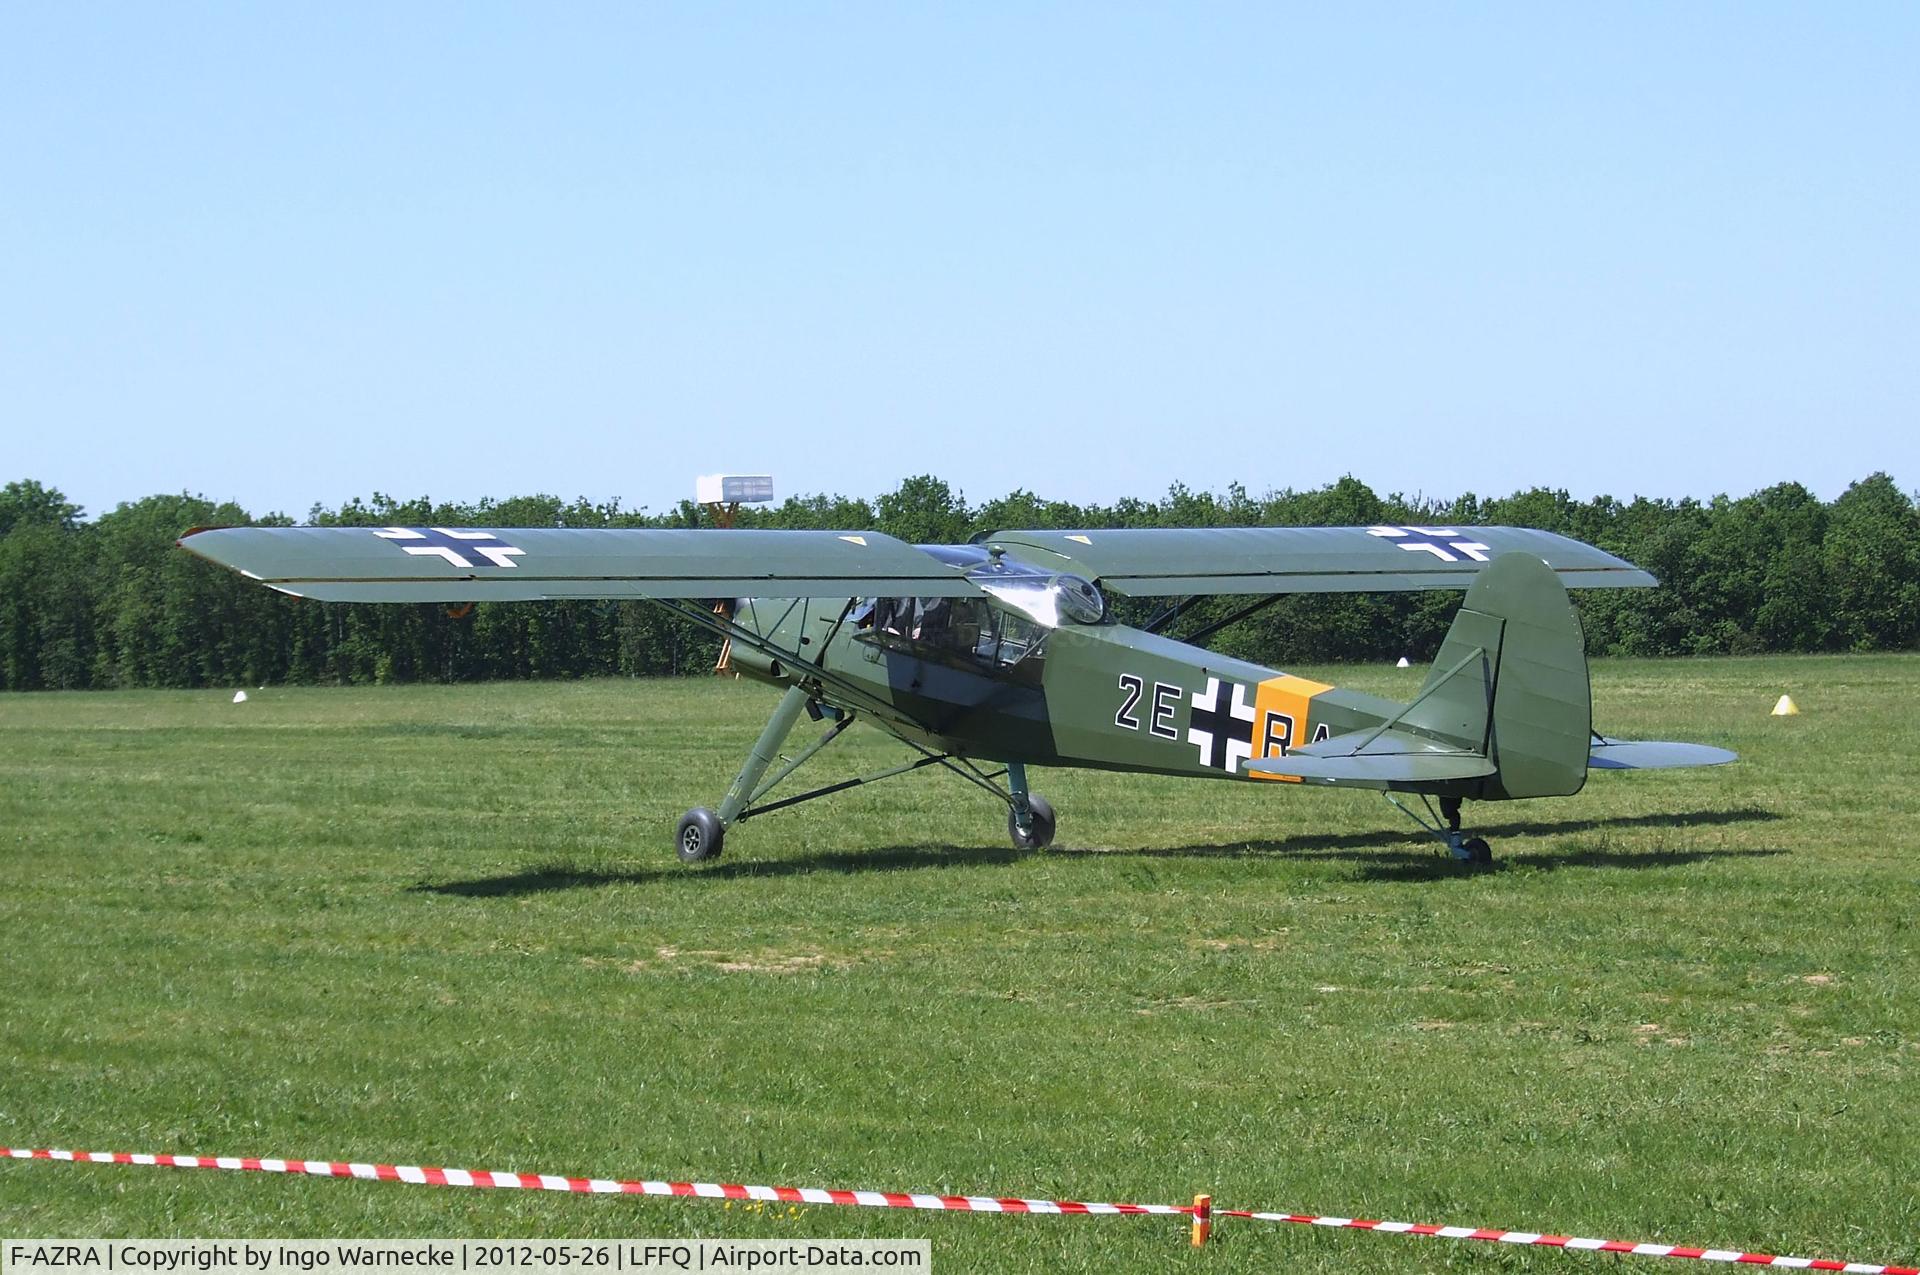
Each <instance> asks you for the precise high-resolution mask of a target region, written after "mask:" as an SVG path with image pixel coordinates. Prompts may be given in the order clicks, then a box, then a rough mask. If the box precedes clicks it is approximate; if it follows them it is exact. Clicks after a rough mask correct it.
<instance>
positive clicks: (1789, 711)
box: [1773, 695, 1800, 717]
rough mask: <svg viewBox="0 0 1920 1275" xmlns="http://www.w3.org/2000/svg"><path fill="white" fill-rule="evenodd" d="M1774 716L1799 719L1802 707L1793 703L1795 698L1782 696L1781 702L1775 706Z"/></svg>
mask: <svg viewBox="0 0 1920 1275" xmlns="http://www.w3.org/2000/svg"><path fill="white" fill-rule="evenodd" d="M1773 715H1774V716H1775V717H1798V716H1800V706H1799V705H1798V704H1796V703H1794V702H1793V696H1791V695H1782V696H1781V697H1780V702H1779V703H1778V704H1775V705H1774V706H1773Z"/></svg>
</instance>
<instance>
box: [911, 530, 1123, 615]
mask: <svg viewBox="0 0 1920 1275" xmlns="http://www.w3.org/2000/svg"><path fill="white" fill-rule="evenodd" d="M920 548H921V549H923V550H924V551H925V552H927V553H931V554H933V555H934V556H935V557H937V558H939V559H941V560H942V561H944V562H947V563H950V564H952V565H953V566H956V567H963V568H965V571H966V577H967V579H969V580H971V581H973V582H974V583H975V584H977V585H979V586H980V587H981V588H982V589H984V590H986V591H987V593H988V594H990V595H991V596H992V597H993V598H995V599H996V600H997V601H999V602H1001V603H1003V604H1004V605H1006V606H1008V607H1010V608H1012V609H1013V610H1015V611H1018V612H1019V613H1020V614H1022V615H1024V616H1026V617H1027V618H1028V619H1030V620H1033V621H1035V622H1037V623H1039V624H1042V625H1044V626H1046V627H1047V628H1049V629H1056V628H1059V627H1060V626H1061V625H1063V624H1100V623H1102V622H1103V621H1105V620H1106V618H1107V600H1106V598H1105V597H1104V596H1102V595H1101V593H1100V590H1099V588H1098V587H1097V586H1095V584H1094V583H1093V581H1091V580H1088V579H1086V578H1085V577H1084V576H1077V575H1071V574H1069V573H1067V572H1062V571H1049V570H1046V569H1045V568H1042V567H1035V566H1032V565H1030V564H1028V563H1025V562H1022V561H1020V560H1019V559H1018V558H1009V557H1008V556H1007V555H1006V554H1005V553H1004V552H1003V551H1002V550H1000V549H999V548H998V547H988V546H982V545H922V546H920Z"/></svg>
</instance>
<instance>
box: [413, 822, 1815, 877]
mask: <svg viewBox="0 0 1920 1275" xmlns="http://www.w3.org/2000/svg"><path fill="white" fill-rule="evenodd" d="M1779 818H1780V816H1779V815H1777V814H1775V813H1774V812H1772V811H1771V810H1763V809H1759V808H1757V807H1749V808H1745V809H1740V810H1701V811H1694V812H1691V813H1685V814H1653V815H1629V816H1625V817H1623V818H1614V819H1578V820H1570V821H1566V822H1560V823H1545V822H1540V821H1535V820H1529V821H1525V822H1515V823H1505V824H1495V825H1492V826H1484V827H1480V826H1477V827H1476V828H1475V829H1474V831H1475V832H1476V833H1477V834H1481V835H1485V836H1488V837H1518V836H1525V837H1544V836H1564V835H1567V834H1572V833H1581V832H1595V831H1600V830H1602V829H1607V828H1689V827H1711V826H1719V825H1726V824H1738V823H1770V822H1773V821H1775V820H1777V819H1779ZM1397 841H1405V842H1407V844H1406V846H1405V848H1396V849H1388V848H1386V846H1387V845H1388V844H1389V843H1393V842H1397ZM1786 853H1788V852H1787V851H1785V850H1773V849H1753V850H1641V851H1633V850H1605V849H1599V848H1593V847H1585V848H1581V847H1573V848H1569V849H1566V850H1560V851H1550V850H1538V851H1534V850H1522V851H1518V852H1516V853H1511V854H1502V855H1500V856H1499V857H1498V858H1496V859H1495V860H1494V862H1493V863H1492V865H1491V870H1492V871H1495V872H1499V871H1502V870H1506V869H1511V868H1531V869H1535V870H1541V871H1551V870H1554V869H1556V868H1628V869H1647V868H1674V867H1681V866H1684V865H1686V864H1690V863H1701V862H1705V861H1707V860H1718V859H1755V858H1769V857H1772V856H1774V855H1781V854H1786ZM1035 857H1048V858H1068V859H1071V858H1089V859H1091V858H1102V859H1105V858H1118V859H1179V858H1219V859H1265V858H1289V859H1313V860H1325V861H1329V862H1336V861H1338V862H1350V863H1356V864H1359V865H1360V870H1359V872H1358V873H1357V874H1356V876H1357V879H1359V880H1362V881H1378V882H1395V881H1438V880H1446V879H1449V878H1456V877H1463V876H1474V875H1480V874H1484V873H1485V872H1487V871H1489V868H1485V867H1470V866H1469V865H1466V864H1461V863H1456V862H1454V861H1453V860H1452V859H1449V858H1448V857H1446V855H1445V854H1444V853H1442V852H1441V851H1440V849H1439V847H1438V846H1437V845H1436V844H1435V843H1433V842H1432V841H1430V840H1429V839H1427V838H1425V837H1421V836H1419V834H1417V833H1405V834H1403V833H1398V832H1355V833H1304V834H1301V835H1299V836H1293V837H1286V838H1283V839H1277V840H1253V841H1238V842H1224V843H1219V844H1203V845H1186V846H1161V847H1155V848H1149V849H1142V850H1074V849H1068V848H1063V847H1059V846H1055V847H1054V848H1052V849H1050V850H1015V849H1012V848H1009V847H1001V846H993V847H972V846H933V845H917V846H882V847H878V848H875V849H872V850H825V851H820V852H817V853H814V854H808V855H801V856H799V857H797V858H792V859H767V860H753V859H734V860H727V861H723V862H721V863H717V864H714V865H713V866H711V867H706V868H685V867H677V866H675V867H661V868H636V869H627V870H621V869H603V868H591V867H584V866H578V865H573V864H548V865H542V866H539V867H533V868H527V869H524V870H522V871H519V872H511V873H506V874H503V875H500V876H492V877H478V878H475V879H473V880H468V881H446V882H439V883H430V882H424V881H423V882H421V883H420V884H418V885H415V886H411V887H409V888H410V890H411V891H413V892H415V893H423V894H447V895H455V896H458V897H461V898H476V899H485V898H502V897H513V896H518V895H528V894H544V893H547V892H549V891H553V890H580V889H595V888H599V887H603V886H615V885H654V884H658V883H661V882H668V881H695V880H707V879H710V878H716V877H717V878H721V879H725V880H732V879H735V878H752V877H791V876H806V875H809V874H811V873H816V872H839V873H848V874H852V873H862V872H901V871H912V870H918V869H926V868H979V867H1004V866H1006V865H1008V864H1012V863H1018V862H1020V861H1021V860H1023V859H1029V858H1035Z"/></svg>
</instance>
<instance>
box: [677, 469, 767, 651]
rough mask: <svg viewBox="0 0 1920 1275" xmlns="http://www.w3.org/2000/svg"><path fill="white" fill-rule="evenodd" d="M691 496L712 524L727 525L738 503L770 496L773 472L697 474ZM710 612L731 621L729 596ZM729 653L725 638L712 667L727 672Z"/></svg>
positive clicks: (762, 500)
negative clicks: (701, 507) (707, 514)
mask: <svg viewBox="0 0 1920 1275" xmlns="http://www.w3.org/2000/svg"><path fill="white" fill-rule="evenodd" d="M693 498H694V501H695V502H696V503H698V504H702V505H705V506H706V507H707V511H708V512H709V513H711V514H712V515H713V521H714V525H715V526H718V527H722V528H726V527H731V526H733V522H734V519H735V518H736V517H738V516H739V513H740V506H742V505H763V504H766V503H767V502H768V501H770V500H772V499H773V475H771V474H701V475H700V476H699V477H698V478H695V479H694V480H693ZM713 613H714V614H715V615H718V616H722V617H724V618H725V619H726V620H728V621H731V620H732V619H733V602H732V601H731V600H730V599H722V600H721V601H718V602H715V603H714V604H713ZM732 653H733V639H732V638H727V639H725V640H724V641H722V642H721V644H720V659H719V661H718V662H717V663H715V664H714V666H713V671H714V672H716V673H727V672H731V671H732V670H731V669H730V668H729V667H728V665H727V657H728V656H729V655H731V654H732Z"/></svg>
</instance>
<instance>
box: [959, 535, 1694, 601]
mask: <svg viewBox="0 0 1920 1275" xmlns="http://www.w3.org/2000/svg"><path fill="white" fill-rule="evenodd" d="M983 539H984V542H985V543H986V544H988V545H1002V546H1005V547H1006V549H1007V550H1008V551H1009V552H1010V553H1012V554H1014V555H1015V556H1018V557H1020V558H1022V559H1024V560H1026V561H1029V562H1032V563H1034V564H1035V565H1053V566H1057V567H1058V568H1059V569H1060V570H1062V571H1071V572H1073V573H1075V574H1077V575H1083V576H1087V577H1089V578H1091V579H1093V580H1096V581H1097V582H1098V583H1099V584H1100V585H1101V586H1102V587H1104V588H1110V589H1114V590H1117V591H1118V592H1121V593H1126V594H1132V595H1134V596H1136V597H1153V596H1157V595H1172V594H1189V593H1375V592H1378V593H1393V592H1401V591H1405V590H1412V589H1464V588H1466V587H1467V586H1468V585H1469V584H1471V583H1473V577H1474V575H1475V574H1476V573H1477V572H1479V570H1480V568H1481V567H1482V566H1483V565H1484V564H1486V563H1487V562H1488V561H1490V560H1492V559H1494V558H1497V557H1499V556H1500V555H1501V554H1503V553H1509V552H1513V551H1516V550H1517V551H1520V552H1523V553H1528V554H1531V555H1533V556H1534V557H1536V558H1539V559H1541V560H1543V561H1544V562H1545V563H1546V564H1547V565H1548V566H1550V567H1552V568H1553V569H1554V571H1555V572H1556V573H1558V575H1559V576H1560V582H1561V583H1562V584H1564V585H1566V586H1567V587H1568V588H1570V589H1581V588H1584V589H1604V588H1634V587H1640V586H1645V585H1651V584H1657V583H1658V581H1656V580H1655V579H1654V578H1653V577H1652V576H1650V575H1648V574H1647V573H1646V572H1644V571H1642V570H1640V569H1639V568H1638V567H1636V566H1634V565H1633V564H1632V563H1631V562H1627V561H1625V560H1624V559H1621V558H1616V557H1614V556H1613V555H1612V554H1610V553H1607V552H1605V551H1603V550H1600V549H1595V548H1594V547H1593V546H1592V545H1587V544H1582V543H1581V542H1579V541H1578V540H1569V539H1568V538H1567V537H1565V536H1561V535H1555V534H1554V533H1553V532H1551V531H1533V530H1531V529H1528V528H1525V527H1467V526H1454V527H1448V526H1441V525H1437V524H1436V525H1432V526H1418V527H1416V526H1409V525H1394V526H1386V525H1382V526H1375V527H1196V528H1191V529H1173V528H1165V529H1162V528H1130V529H1125V530H1119V531H1000V532H995V533H994V534H993V535H990V536H986V537H984V538H983Z"/></svg>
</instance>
